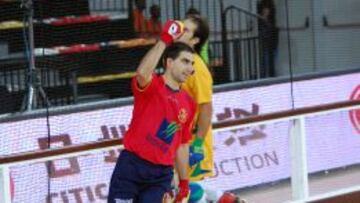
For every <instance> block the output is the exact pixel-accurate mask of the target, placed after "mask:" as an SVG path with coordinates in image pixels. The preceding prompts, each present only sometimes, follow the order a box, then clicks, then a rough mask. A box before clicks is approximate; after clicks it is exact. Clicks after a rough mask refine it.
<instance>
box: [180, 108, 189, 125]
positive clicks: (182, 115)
mask: <svg viewBox="0 0 360 203" xmlns="http://www.w3.org/2000/svg"><path fill="white" fill-rule="evenodd" d="M187 117H188V113H187V111H186V109H184V108H182V109H180V111H179V115H178V119H179V121H180V122H181V123H185V122H186V120H187Z"/></svg>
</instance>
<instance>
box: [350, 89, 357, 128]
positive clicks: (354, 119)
mask: <svg viewBox="0 0 360 203" xmlns="http://www.w3.org/2000/svg"><path fill="white" fill-rule="evenodd" d="M350 99H351V100H359V101H360V85H358V86H357V87H356V88H355V90H354V91H353V92H352V94H351V96H350ZM349 114H350V120H351V123H352V125H353V126H354V128H355V130H356V131H357V132H358V134H360V109H355V110H352V111H350V113H349Z"/></svg>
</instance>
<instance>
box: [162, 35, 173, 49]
mask: <svg viewBox="0 0 360 203" xmlns="http://www.w3.org/2000/svg"><path fill="white" fill-rule="evenodd" d="M160 39H161V41H163V42H164V43H165V44H166V46H169V45H170V44H171V43H172V42H173V38H172V37H171V36H170V35H169V34H168V33H162V34H161V36H160Z"/></svg>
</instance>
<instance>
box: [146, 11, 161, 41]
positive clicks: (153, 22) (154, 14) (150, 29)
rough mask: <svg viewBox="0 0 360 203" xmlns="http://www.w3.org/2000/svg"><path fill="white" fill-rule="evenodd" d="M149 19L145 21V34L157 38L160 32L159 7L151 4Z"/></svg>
mask: <svg viewBox="0 0 360 203" xmlns="http://www.w3.org/2000/svg"><path fill="white" fill-rule="evenodd" d="M150 15H151V16H150V19H148V20H147V21H146V28H147V33H148V34H150V35H151V36H159V34H160V32H161V19H160V17H161V12H160V6H159V5H156V4H153V5H152V6H151V7H150Z"/></svg>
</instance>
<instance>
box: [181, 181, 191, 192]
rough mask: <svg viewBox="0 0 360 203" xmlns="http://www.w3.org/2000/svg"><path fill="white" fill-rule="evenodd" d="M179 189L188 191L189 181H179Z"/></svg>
mask: <svg viewBox="0 0 360 203" xmlns="http://www.w3.org/2000/svg"><path fill="white" fill-rule="evenodd" d="M179 188H180V190H181V189H187V190H189V180H180V181H179Z"/></svg>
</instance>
